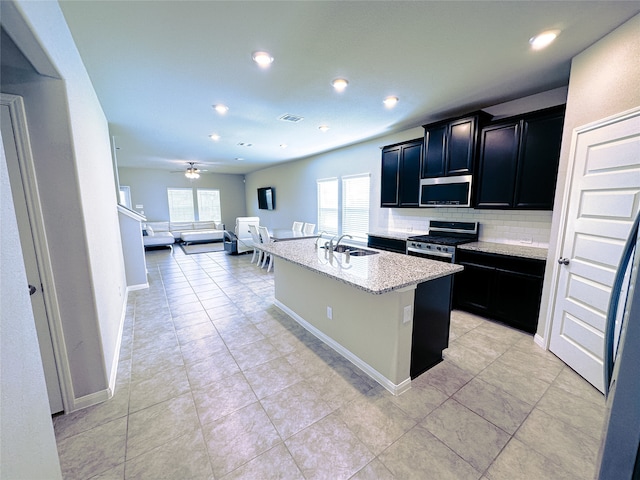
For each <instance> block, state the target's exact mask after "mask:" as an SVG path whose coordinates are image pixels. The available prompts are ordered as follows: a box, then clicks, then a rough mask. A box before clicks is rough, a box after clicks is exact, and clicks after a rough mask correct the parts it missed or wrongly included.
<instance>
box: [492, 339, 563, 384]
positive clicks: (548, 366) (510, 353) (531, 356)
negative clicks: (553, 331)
mask: <svg viewBox="0 0 640 480" xmlns="http://www.w3.org/2000/svg"><path fill="white" fill-rule="evenodd" d="M538 350H540V351H541V354H538V353H537V352H535V350H531V351H530V352H524V351H522V350H520V349H518V348H517V347H513V348H511V349H509V350H507V352H505V353H504V354H503V355H502V356H501V357H500V358H498V359H497V360H496V362H499V363H502V364H503V365H505V366H506V367H507V368H509V369H512V370H514V371H515V372H519V373H521V374H523V375H525V376H527V377H534V378H537V379H539V380H542V381H544V382H547V383H551V382H553V381H554V380H555V378H556V377H557V376H558V375H559V374H560V371H561V370H562V368H563V366H564V364H563V363H562V362H561V361H560V360H558V359H557V358H556V357H555V356H553V355H551V354H548V355H543V353H545V352H544V351H543V350H542V349H538Z"/></svg>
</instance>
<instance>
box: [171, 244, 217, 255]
mask: <svg viewBox="0 0 640 480" xmlns="http://www.w3.org/2000/svg"><path fill="white" fill-rule="evenodd" d="M180 248H182V251H183V252H184V253H186V254H187V255H196V254H198V253H211V252H224V242H214V243H192V244H190V245H184V244H182V243H181V244H180Z"/></svg>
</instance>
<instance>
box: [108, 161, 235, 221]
mask: <svg viewBox="0 0 640 480" xmlns="http://www.w3.org/2000/svg"><path fill="white" fill-rule="evenodd" d="M185 170H186V167H185ZM118 176H119V177H120V185H127V186H129V187H131V208H132V209H133V210H136V211H137V212H140V211H144V216H145V217H146V218H147V220H149V221H150V222H153V221H168V220H169V203H168V200H167V188H168V187H174V188H186V187H190V188H217V189H219V190H220V207H221V209H222V222H223V223H224V224H225V226H226V228H227V229H230V230H233V226H234V225H235V222H236V217H244V216H245V215H246V214H247V207H246V204H245V191H244V185H245V184H244V175H230V174H216V173H203V174H201V175H200V178H199V179H197V180H194V181H193V182H191V181H189V179H188V178H186V177H185V176H184V174H183V173H171V172H169V171H165V170H153V169H148V168H131V167H120V168H118ZM136 205H142V206H143V208H142V209H138V208H135V207H136Z"/></svg>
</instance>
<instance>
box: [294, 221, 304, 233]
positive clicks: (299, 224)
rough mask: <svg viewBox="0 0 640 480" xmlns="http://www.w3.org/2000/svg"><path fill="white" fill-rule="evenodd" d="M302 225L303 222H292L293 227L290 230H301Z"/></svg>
mask: <svg viewBox="0 0 640 480" xmlns="http://www.w3.org/2000/svg"><path fill="white" fill-rule="evenodd" d="M302 226H303V222H293V227H291V230H293V231H294V232H301V231H302Z"/></svg>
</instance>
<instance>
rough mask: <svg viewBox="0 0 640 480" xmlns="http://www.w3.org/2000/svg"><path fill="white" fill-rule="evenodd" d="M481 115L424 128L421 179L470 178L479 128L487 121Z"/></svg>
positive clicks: (484, 116) (446, 121)
mask: <svg viewBox="0 0 640 480" xmlns="http://www.w3.org/2000/svg"><path fill="white" fill-rule="evenodd" d="M489 118H491V116H490V115H488V114H486V113H484V112H475V113H472V114H469V115H466V116H464V117H463V118H455V119H449V120H445V121H442V122H437V123H432V124H428V125H424V159H423V162H422V171H421V177H422V178H434V177H446V176H450V175H471V174H473V170H474V163H475V157H476V153H477V145H478V131H479V128H480V127H481V126H482V125H483V124H484V123H485V122H486V121H487V120H488V119H489Z"/></svg>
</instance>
